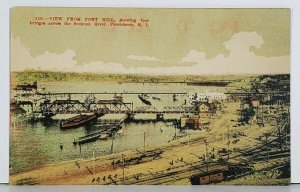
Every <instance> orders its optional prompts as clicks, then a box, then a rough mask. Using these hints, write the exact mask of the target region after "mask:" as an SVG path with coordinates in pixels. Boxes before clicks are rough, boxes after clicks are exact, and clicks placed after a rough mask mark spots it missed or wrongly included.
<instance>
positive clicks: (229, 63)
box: [174, 32, 290, 74]
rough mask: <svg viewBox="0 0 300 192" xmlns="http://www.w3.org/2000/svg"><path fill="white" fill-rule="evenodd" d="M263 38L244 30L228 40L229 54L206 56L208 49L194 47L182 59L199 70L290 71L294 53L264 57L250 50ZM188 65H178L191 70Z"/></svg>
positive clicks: (202, 71) (269, 72)
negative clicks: (202, 50) (207, 57)
mask: <svg viewBox="0 0 300 192" xmlns="http://www.w3.org/2000/svg"><path fill="white" fill-rule="evenodd" d="M263 43H264V42H263V39H262V37H261V36H259V35H258V34H257V33H256V32H251V33H248V32H240V33H237V34H235V35H233V36H232V37H231V39H230V40H229V41H227V42H225V43H224V46H225V48H226V49H228V50H229V51H230V53H229V55H228V56H227V57H225V56H224V55H222V54H219V55H218V56H216V57H215V58H213V59H210V60H209V59H206V57H205V53H204V52H199V51H197V50H191V51H190V52H189V53H188V54H187V56H185V57H183V58H182V59H181V61H179V62H180V63H187V62H192V63H195V65H193V66H191V67H190V69H189V70H191V71H193V72H194V73H195V74H246V73H248V74H278V73H290V56H289V55H286V56H279V57H264V56H257V55H255V54H254V53H253V52H251V51H250V47H254V48H260V46H261V45H262V44H263ZM187 69H188V67H183V68H181V69H180V68H174V70H176V71H179V70H182V71H186V72H188V71H187Z"/></svg>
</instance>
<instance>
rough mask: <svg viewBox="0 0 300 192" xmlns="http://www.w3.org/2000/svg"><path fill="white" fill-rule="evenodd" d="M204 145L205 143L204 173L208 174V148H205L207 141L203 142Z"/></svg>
mask: <svg viewBox="0 0 300 192" xmlns="http://www.w3.org/2000/svg"><path fill="white" fill-rule="evenodd" d="M204 143H205V152H206V155H205V161H206V171H207V172H208V148H207V144H208V143H207V141H206V140H204Z"/></svg>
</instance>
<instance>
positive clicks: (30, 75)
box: [12, 71, 245, 83]
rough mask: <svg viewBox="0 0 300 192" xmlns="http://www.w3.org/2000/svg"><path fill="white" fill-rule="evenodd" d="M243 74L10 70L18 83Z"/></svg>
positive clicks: (189, 78) (207, 78)
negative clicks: (141, 73)
mask: <svg viewBox="0 0 300 192" xmlns="http://www.w3.org/2000/svg"><path fill="white" fill-rule="evenodd" d="M244 77H245V76H233V75H231V76H197V75H144V74H143V75H139V74H94V73H72V72H47V71H43V72H41V71H25V72H12V81H14V82H18V83H31V82H34V81H38V82H51V81H53V82H55V81H114V82H120V83H125V82H127V83H128V82H149V83H156V82H160V83H162V82H197V81H211V80H212V81H213V80H214V81H221V80H222V81H234V80H241V79H243V78H244Z"/></svg>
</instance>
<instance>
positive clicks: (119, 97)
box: [114, 94, 123, 102]
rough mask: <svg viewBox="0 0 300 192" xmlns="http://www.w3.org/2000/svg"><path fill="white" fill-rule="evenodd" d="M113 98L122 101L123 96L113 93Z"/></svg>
mask: <svg viewBox="0 0 300 192" xmlns="http://www.w3.org/2000/svg"><path fill="white" fill-rule="evenodd" d="M114 100H115V101H120V102H123V96H122V94H115V95H114Z"/></svg>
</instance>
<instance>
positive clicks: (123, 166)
mask: <svg viewBox="0 0 300 192" xmlns="http://www.w3.org/2000/svg"><path fill="white" fill-rule="evenodd" d="M124 156H125V155H124V154H122V169H123V182H125V170H124V168H125V162H124V161H125V160H124Z"/></svg>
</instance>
